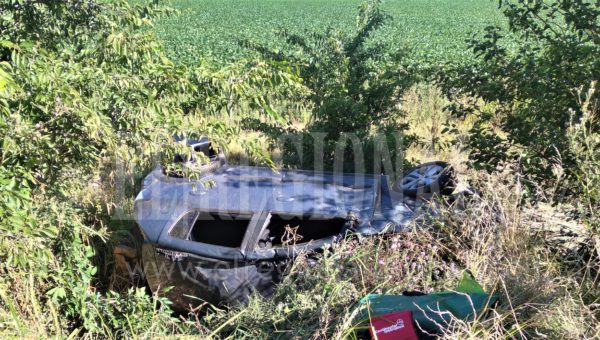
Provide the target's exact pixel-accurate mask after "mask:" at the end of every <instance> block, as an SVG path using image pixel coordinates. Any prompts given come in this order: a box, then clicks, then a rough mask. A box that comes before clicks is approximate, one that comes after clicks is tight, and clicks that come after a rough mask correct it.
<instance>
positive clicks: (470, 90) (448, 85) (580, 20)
mask: <svg viewBox="0 0 600 340" xmlns="http://www.w3.org/2000/svg"><path fill="white" fill-rule="evenodd" d="M500 7H501V8H502V9H503V10H504V14H505V16H506V18H507V19H508V24H509V25H508V31H505V30H503V29H501V28H500V27H488V28H487V30H486V33H485V35H484V36H483V37H479V38H474V39H473V40H472V41H471V42H470V46H471V50H472V51H473V53H474V54H475V55H476V57H477V58H478V59H477V62H476V63H475V64H473V65H468V66H466V67H460V68H449V69H446V70H444V71H443V74H442V76H441V78H442V80H443V84H444V87H445V89H446V92H447V94H449V95H450V96H451V97H452V98H455V99H458V98H469V99H471V101H470V103H468V104H467V105H458V104H455V105H453V106H452V107H451V108H452V110H453V112H454V113H455V114H457V115H462V116H465V115H471V116H473V115H474V116H476V117H477V119H476V121H475V124H474V127H473V129H472V130H471V135H470V139H469V142H468V143H467V144H468V145H467V147H468V149H469V150H470V153H471V161H472V164H473V165H474V166H476V167H482V168H486V169H488V170H495V169H497V168H499V167H501V166H502V165H506V164H509V163H510V164H518V166H519V167H520V169H521V170H522V171H523V172H524V173H525V174H526V179H527V180H530V181H531V182H533V183H538V184H542V186H544V187H545V188H551V187H553V186H554V184H555V180H556V177H557V169H558V168H557V167H562V169H563V170H564V172H561V173H560V174H559V176H558V177H560V179H561V180H563V179H565V180H573V179H575V178H576V176H575V173H576V171H577V165H576V161H575V160H576V155H574V153H573V150H572V149H571V148H570V143H569V137H568V133H567V130H568V129H569V127H570V125H571V124H570V123H571V122H572V121H574V122H577V121H579V120H581V119H582V115H583V110H582V105H581V103H582V102H589V105H588V108H590V109H591V110H592V114H593V115H597V109H598V105H597V103H598V92H594V91H589V89H590V88H591V87H592V86H593V84H594V81H596V80H597V79H598V75H599V74H600V58H598V55H600V44H599V43H600V27H599V25H598V23H599V17H598V15H599V14H600V7H599V3H598V1H587V0H554V1H545V0H519V1H512V0H502V1H500ZM456 102H457V103H458V102H459V101H456ZM481 104H483V105H481ZM586 124H591V120H587V123H586ZM590 128H591V130H592V131H594V132H597V131H598V129H599V126H598V125H594V126H590ZM559 172H560V171H559ZM531 182H530V183H531ZM569 183H570V185H571V187H572V188H573V189H574V191H575V192H576V191H577V190H578V189H577V185H575V183H576V182H569Z"/></svg>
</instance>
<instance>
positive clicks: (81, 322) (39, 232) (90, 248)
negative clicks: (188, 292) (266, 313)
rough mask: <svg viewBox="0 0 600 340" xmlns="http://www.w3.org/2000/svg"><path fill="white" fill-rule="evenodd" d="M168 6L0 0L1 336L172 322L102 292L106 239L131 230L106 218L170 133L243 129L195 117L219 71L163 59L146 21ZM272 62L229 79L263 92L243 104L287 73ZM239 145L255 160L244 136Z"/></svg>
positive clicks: (167, 326)
mask: <svg viewBox="0 0 600 340" xmlns="http://www.w3.org/2000/svg"><path fill="white" fill-rule="evenodd" d="M165 11H166V9H164V8H163V7H162V6H160V5H159V4H158V3H156V2H154V1H152V2H150V3H146V2H139V1H136V2H134V3H131V2H129V1H125V0H122V1H121V0H119V1H110V2H104V1H98V2H96V1H85V2H82V1H22V2H15V1H8V0H7V1H1V2H0V18H1V21H0V58H1V59H0V136H2V137H1V138H2V144H1V149H0V273H2V275H1V276H0V299H1V300H0V301H1V302H0V325H2V326H0V329H2V331H3V332H5V334H6V335H13V336H14V335H20V336H26V335H27V336H31V335H35V334H41V335H45V334H47V333H56V334H57V335H60V334H68V333H71V332H74V333H73V334H78V333H79V332H91V333H92V334H97V335H108V336H117V335H119V336H120V335H124V334H132V335H136V334H139V333H140V332H143V331H144V330H145V329H147V328H148V327H150V326H151V325H152V322H155V321H156V322H158V324H156V325H154V326H153V328H152V329H151V330H149V331H150V332H154V331H156V332H157V334H161V333H163V334H165V333H168V332H171V331H173V327H178V326H177V325H178V322H177V319H175V318H173V317H172V316H171V314H170V310H169V308H168V304H166V303H165V301H160V303H158V302H157V301H158V300H157V299H154V298H152V297H151V296H149V295H147V294H146V292H145V291H143V290H125V291H122V292H119V293H117V292H110V291H107V290H108V289H107V288H110V287H108V284H107V280H106V279H107V278H106V275H107V274H106V273H107V272H109V271H110V270H105V268H107V267H110V266H111V254H110V250H112V249H111V245H112V244H113V243H117V242H122V241H123V240H124V239H126V238H130V239H133V237H131V236H130V237H124V236H123V235H124V234H130V233H131V232H132V230H131V229H129V228H130V227H131V226H130V225H128V224H126V223H125V224H124V223H121V222H119V223H118V221H114V220H112V219H111V216H112V214H113V213H115V210H116V209H121V210H123V211H122V212H123V213H125V214H126V213H128V207H131V205H132V200H133V197H134V195H135V193H136V192H137V189H138V186H137V185H135V184H134V185H130V184H129V185H125V183H127V182H128V181H131V182H134V179H135V178H136V177H139V176H140V173H142V172H144V171H146V170H147V169H148V168H149V167H151V166H154V165H155V162H156V160H157V159H160V158H164V159H166V158H167V157H170V156H172V153H173V152H174V151H176V150H175V149H177V147H178V146H177V145H175V143H173V142H172V136H173V135H174V134H178V135H179V134H183V135H185V136H189V137H194V136H196V137H197V136H199V135H210V136H211V137H212V138H213V139H214V140H215V142H216V143H217V144H221V145H226V143H225V142H224V141H226V140H228V139H229V138H231V136H234V135H235V136H237V135H238V132H239V130H237V128H236V127H228V126H226V125H225V124H223V123H221V122H219V121H216V120H212V119H210V118H208V117H206V116H203V111H204V110H209V109H210V108H209V107H208V105H207V104H206V101H199V100H198V98H201V99H207V98H208V99H211V97H210V96H214V95H215V94H214V93H208V94H206V93H205V92H203V90H204V89H203V88H202V87H201V85H202V83H203V82H209V81H210V79H217V78H218V76H219V75H218V74H216V73H215V72H209V70H205V72H203V73H199V72H196V73H194V72H192V70H190V68H188V67H186V66H179V65H174V64H173V63H171V62H170V61H169V60H168V59H167V58H166V57H165V55H164V53H163V51H162V47H161V44H160V43H159V42H158V41H157V39H156V38H155V36H154V35H153V33H152V32H151V31H150V30H149V29H148V28H149V27H150V26H151V24H152V21H151V20H152V18H153V17H155V16H157V15H160V14H161V13H164V12H165ZM200 67H201V66H198V68H196V69H195V70H196V71H197V70H198V69H199V68H200ZM274 69H275V67H271V66H269V65H264V64H260V65H257V66H256V67H255V68H253V69H252V70H253V72H254V73H252V75H253V77H252V78H251V80H252V82H251V83H249V82H246V83H242V84H240V85H239V86H241V88H242V90H246V89H248V88H250V87H251V86H249V85H248V84H251V85H256V84H258V83H260V82H262V83H263V84H265V85H263V86H262V88H261V89H263V90H264V91H262V92H259V93H257V94H253V95H252V96H248V97H245V98H244V99H245V100H254V101H256V102H257V103H258V107H266V105H268V104H267V101H266V100H265V99H264V97H263V93H265V92H267V90H266V87H267V86H268V84H269V80H270V79H266V78H268V77H270V75H271V73H269V72H274V74H275V75H276V76H277V77H279V78H281V79H284V80H287V79H291V80H290V82H291V81H293V80H294V74H293V73H292V72H291V71H290V72H288V69H287V68H285V67H281V68H277V70H276V71H273V70H274ZM246 73H248V72H246ZM239 74H241V76H244V75H245V73H244V71H240V72H239ZM274 77H275V76H274ZM263 78H264V79H263ZM217 91H220V90H217ZM243 145H244V144H243ZM246 145H247V146H248V147H247V149H248V151H250V152H252V154H253V155H256V158H257V161H264V160H265V158H264V154H263V153H261V152H260V150H259V149H258V148H256V147H255V146H254V145H255V144H253V141H252V140H249V141H248V144H246ZM119 194H120V195H119ZM106 242H108V244H106ZM159 306H160V308H159ZM163 326H164V327H163Z"/></svg>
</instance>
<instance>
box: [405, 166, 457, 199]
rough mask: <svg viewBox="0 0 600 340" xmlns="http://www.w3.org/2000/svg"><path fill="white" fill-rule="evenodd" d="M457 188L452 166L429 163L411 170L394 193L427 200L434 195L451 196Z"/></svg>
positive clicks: (406, 173)
mask: <svg viewBox="0 0 600 340" xmlns="http://www.w3.org/2000/svg"><path fill="white" fill-rule="evenodd" d="M455 188H456V177H455V173H454V169H453V168H452V166H451V165H450V164H448V163H446V162H439V161H436V162H428V163H423V164H421V165H418V166H416V167H414V168H411V169H409V170H407V171H406V172H405V175H404V176H402V177H400V178H398V180H397V181H396V183H395V184H394V187H393V189H394V191H397V192H402V193H404V194H405V195H408V196H411V197H419V198H426V197H431V196H432V195H434V194H442V195H450V194H452V192H453V191H454V189H455Z"/></svg>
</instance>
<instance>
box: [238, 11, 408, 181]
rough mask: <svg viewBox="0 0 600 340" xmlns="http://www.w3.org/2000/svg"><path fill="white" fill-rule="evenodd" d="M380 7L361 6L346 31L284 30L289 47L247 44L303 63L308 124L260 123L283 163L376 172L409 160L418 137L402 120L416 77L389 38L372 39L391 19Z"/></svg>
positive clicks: (273, 56)
mask: <svg viewBox="0 0 600 340" xmlns="http://www.w3.org/2000/svg"><path fill="white" fill-rule="evenodd" d="M379 5H380V1H376V0H374V1H366V2H364V3H363V4H362V5H360V6H359V8H358V12H359V13H358V16H357V25H356V31H355V32H353V33H352V34H349V35H345V34H343V33H340V32H338V31H335V30H333V29H329V30H327V31H326V32H324V33H313V32H306V34H303V35H300V34H294V33H289V32H284V33H283V35H284V37H285V38H286V41H287V44H288V45H289V46H288V49H287V52H274V51H270V50H269V49H267V48H265V47H262V46H252V44H250V43H247V44H249V45H251V46H252V47H254V48H255V49H257V50H259V51H260V52H262V54H263V56H264V57H265V58H267V59H269V60H278V61H281V60H286V61H288V62H290V63H291V64H293V65H299V68H300V76H301V77H302V79H303V80H304V86H306V88H307V90H308V96H307V97H306V99H307V101H308V103H309V104H307V107H309V108H311V113H310V115H311V117H310V121H309V123H308V124H307V126H305V127H303V128H302V129H296V128H294V127H293V126H290V125H288V126H281V125H276V126H272V125H271V126H264V125H260V124H259V125H258V128H259V129H261V130H262V131H266V132H268V133H270V134H271V136H272V137H273V139H274V140H275V141H276V142H277V146H278V147H282V148H283V154H284V159H283V161H284V163H285V164H287V165H290V166H297V167H301V168H304V169H320V170H323V169H325V170H332V169H334V168H335V170H336V171H346V172H376V173H381V172H387V173H391V172H394V171H400V170H401V169H402V167H403V166H405V164H404V157H403V153H402V151H403V150H404V149H405V148H407V147H408V146H409V145H410V144H411V142H412V141H413V140H414V137H413V136H410V135H408V134H407V133H406V132H407V130H408V126H407V125H405V124H400V123H399V118H400V117H401V116H402V115H403V112H402V110H400V102H401V95H402V93H403V92H404V91H405V90H406V89H407V88H408V87H409V86H410V85H411V84H412V83H413V82H414V81H415V78H414V77H412V76H411V75H410V74H408V72H407V71H406V68H405V65H403V63H402V61H403V59H404V56H403V55H402V53H401V51H389V46H387V45H386V44H384V43H373V44H367V41H368V40H369V37H370V36H371V34H372V33H373V32H375V31H376V30H377V29H378V28H380V27H381V26H382V25H383V24H384V22H385V20H388V19H389V18H388V17H387V16H386V15H385V14H384V13H383V12H382V11H381V10H380V9H379ZM254 123H256V121H255V122H254ZM383 150H385V151H389V153H386V154H384V153H382V151H383ZM378 157H379V158H378Z"/></svg>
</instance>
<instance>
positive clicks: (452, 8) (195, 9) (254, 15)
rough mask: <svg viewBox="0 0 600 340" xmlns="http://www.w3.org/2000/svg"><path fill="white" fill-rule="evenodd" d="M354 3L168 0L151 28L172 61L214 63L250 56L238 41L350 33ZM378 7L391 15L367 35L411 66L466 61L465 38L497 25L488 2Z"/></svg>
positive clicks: (410, 0)
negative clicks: (169, 7)
mask: <svg viewBox="0 0 600 340" xmlns="http://www.w3.org/2000/svg"><path fill="white" fill-rule="evenodd" d="M359 3H360V1H357V0H309V1H304V0H242V1H231V0H174V1H173V6H174V7H175V8H177V9H179V10H180V12H179V13H178V14H176V15H173V16H170V17H167V18H163V19H162V20H161V21H159V22H158V24H157V26H156V31H157V33H158V35H159V37H160V38H162V39H163V40H164V41H165V44H166V49H167V51H168V53H169V54H170V56H171V57H173V58H174V59H177V60H184V61H188V62H190V61H196V60H197V59H198V58H199V57H211V58H214V59H216V60H220V61H228V60H235V59H239V58H241V57H249V56H252V53H253V52H252V51H249V50H248V49H246V48H244V47H242V46H241V45H240V44H241V43H243V42H244V41H251V42H255V43H259V44H261V45H267V46H269V47H271V48H273V49H285V48H286V47H285V43H284V42H283V39H282V38H281V37H280V36H279V34H278V33H279V32H281V31H282V30H288V31H291V32H304V31H323V30H325V29H327V28H328V27H332V28H334V29H337V30H340V31H349V30H352V29H353V27H354V25H355V23H356V8H357V6H358V5H359ZM382 9H383V10H384V11H385V12H386V13H387V14H389V15H390V16H391V18H390V20H389V21H388V23H387V24H386V26H385V27H384V28H383V29H381V30H379V31H377V32H376V34H375V35H374V36H373V37H372V39H373V40H374V41H377V42H381V41H384V42H386V43H387V44H389V46H390V47H391V48H392V49H402V50H405V51H406V52H407V53H408V54H409V55H410V57H411V59H413V60H417V61H421V62H426V63H440V62H444V61H447V60H451V61H460V60H463V59H467V58H471V56H472V54H471V53H469V51H468V50H466V46H467V44H466V40H467V39H469V38H470V37H471V36H472V34H474V33H478V32H481V31H482V29H483V28H484V27H486V26H489V25H502V24H503V23H504V19H503V16H502V13H501V11H500V10H498V8H497V2H496V1H490V0H454V1H450V0H388V1H385V2H384V3H383V6H382Z"/></svg>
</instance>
